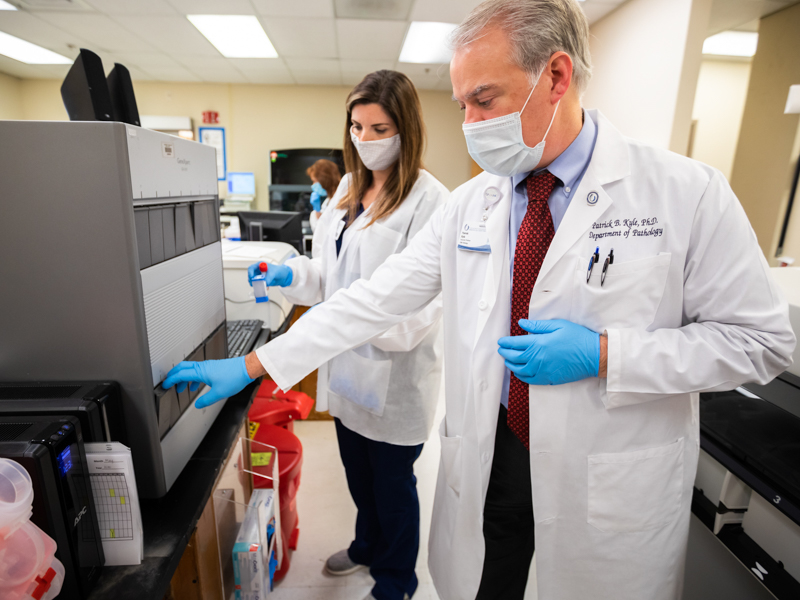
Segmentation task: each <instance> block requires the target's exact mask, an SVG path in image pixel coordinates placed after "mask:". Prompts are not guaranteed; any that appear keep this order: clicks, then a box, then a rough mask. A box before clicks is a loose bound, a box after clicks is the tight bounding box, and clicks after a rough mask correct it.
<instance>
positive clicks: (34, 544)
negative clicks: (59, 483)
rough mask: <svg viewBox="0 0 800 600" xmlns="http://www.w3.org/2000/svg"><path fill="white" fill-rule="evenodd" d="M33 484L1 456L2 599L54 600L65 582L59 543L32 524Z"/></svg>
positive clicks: (0, 530) (0, 588) (14, 463)
mask: <svg viewBox="0 0 800 600" xmlns="http://www.w3.org/2000/svg"><path fill="white" fill-rule="evenodd" d="M32 504H33V486H32V485H31V478H30V475H28V472H27V471H26V470H25V469H23V468H22V466H21V465H19V464H18V463H16V462H14V461H13V460H10V459H8V458H0V598H2V599H3V600H51V599H52V598H55V597H56V596H58V594H59V592H60V591H61V586H62V585H63V583H64V566H63V565H62V564H61V562H60V561H59V560H58V559H57V558H56V557H55V552H56V543H55V541H53V539H52V538H51V537H50V536H48V535H47V534H46V533H45V532H44V531H42V530H41V529H39V528H38V527H37V526H36V525H34V524H33V523H31V521H30V516H31V507H32Z"/></svg>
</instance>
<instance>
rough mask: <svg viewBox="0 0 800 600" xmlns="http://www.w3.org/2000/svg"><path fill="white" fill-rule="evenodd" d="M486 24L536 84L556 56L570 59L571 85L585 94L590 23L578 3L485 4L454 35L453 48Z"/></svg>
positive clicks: (511, 0) (506, 0) (522, 0)
mask: <svg viewBox="0 0 800 600" xmlns="http://www.w3.org/2000/svg"><path fill="white" fill-rule="evenodd" d="M487 25H491V26H497V27H499V28H500V29H502V30H503V31H504V32H505V33H506V35H508V39H509V41H510V42H511V48H512V50H511V52H512V60H513V61H514V63H515V64H516V65H517V66H519V67H520V68H521V69H522V70H523V71H525V72H526V73H528V75H529V76H530V78H531V82H532V83H533V82H535V81H536V80H537V79H538V78H539V76H540V75H541V73H542V71H543V70H544V68H545V66H546V65H547V61H548V60H550V57H551V56H552V55H553V54H554V53H555V52H559V51H561V52H566V53H567V54H569V56H570V58H571V59H572V64H573V68H572V81H573V84H574V85H575V86H576V88H577V91H578V95H581V94H583V92H584V91H585V90H586V86H587V85H588V84H589V79H591V77H592V59H591V56H590V55H589V22H588V21H587V20H586V15H584V14H583V11H582V10H581V8H580V6H578V3H577V1H576V0H486V2H483V3H482V4H480V5H479V6H477V7H476V8H475V9H474V10H473V11H472V12H471V13H470V14H469V15H467V18H466V19H464V21H463V22H462V23H461V25H459V26H458V27H457V28H456V29H455V31H453V33H452V35H451V37H450V44H451V46H452V47H453V49H454V50H458V49H460V48H463V47H464V46H466V45H468V44H470V43H472V42H474V41H475V40H476V39H478V38H479V37H481V36H482V35H483V30H484V29H485V28H486V26H487Z"/></svg>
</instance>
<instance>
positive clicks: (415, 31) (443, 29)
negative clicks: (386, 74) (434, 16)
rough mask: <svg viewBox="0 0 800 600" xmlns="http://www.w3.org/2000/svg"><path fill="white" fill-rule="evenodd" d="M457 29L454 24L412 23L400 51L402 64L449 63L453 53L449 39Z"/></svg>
mask: <svg viewBox="0 0 800 600" xmlns="http://www.w3.org/2000/svg"><path fill="white" fill-rule="evenodd" d="M455 28H456V25H454V24H453V23H432V22H430V21H414V22H412V23H411V27H409V28H408V33H407V34H406V39H405V42H403V49H402V50H401V51H400V62H404V63H422V64H444V63H449V62H450V58H451V57H452V55H453V52H452V50H450V48H449V47H448V45H447V37H448V36H449V35H450V34H451V33H452V32H453V30H454V29H455Z"/></svg>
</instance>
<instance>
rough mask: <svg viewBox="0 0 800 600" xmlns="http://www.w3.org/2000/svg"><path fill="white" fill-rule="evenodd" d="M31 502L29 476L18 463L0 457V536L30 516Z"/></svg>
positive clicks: (31, 494)
mask: <svg viewBox="0 0 800 600" xmlns="http://www.w3.org/2000/svg"><path fill="white" fill-rule="evenodd" d="M32 504H33V485H32V484H31V476H30V475H28V472H27V471H26V470H25V469H23V468H22V465H20V464H19V463H16V462H14V461H13V460H9V459H5V458H4V459H0V538H2V537H5V536H4V533H5V530H6V529H8V528H16V527H17V526H18V524H19V522H20V521H27V520H28V519H29V518H30V516H31V505H32Z"/></svg>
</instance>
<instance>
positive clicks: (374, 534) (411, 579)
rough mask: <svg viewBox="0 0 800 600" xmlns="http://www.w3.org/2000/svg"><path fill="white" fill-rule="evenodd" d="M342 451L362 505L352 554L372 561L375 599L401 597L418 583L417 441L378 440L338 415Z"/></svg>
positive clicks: (352, 557) (355, 497) (358, 560)
mask: <svg viewBox="0 0 800 600" xmlns="http://www.w3.org/2000/svg"><path fill="white" fill-rule="evenodd" d="M335 421H336V435H337V437H338V439H339V454H340V455H341V457H342V463H344V469H345V472H346V474H347V486H348V487H349V488H350V495H351V496H352V497H353V501H354V502H355V504H356V508H358V517H357V518H356V537H355V540H354V541H353V543H352V544H350V548H349V549H348V554H349V556H350V560H352V561H353V562H355V563H357V564H360V565H367V566H369V571H370V574H371V575H372V577H373V578H374V579H375V587H374V588H372V595H373V596H375V598H376V599H377V600H403V597H404V596H405V594H408V595H409V596H413V595H414V592H415V591H416V589H417V583H418V582H417V575H416V573H415V572H414V567H415V566H416V563H417V553H418V551H419V498H418V497H417V478H416V477H415V476H414V462H415V461H416V460H417V458H419V455H420V453H421V452H422V444H419V445H418V446H396V445H394V444H387V443H386V442H375V441H373V440H370V439H368V438H365V437H364V436H362V435H360V434H358V433H356V432H355V431H351V430H350V429H348V428H347V427H345V426H344V425H342V422H341V421H340V420H339V419H336V420H335Z"/></svg>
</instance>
